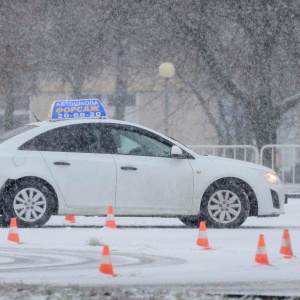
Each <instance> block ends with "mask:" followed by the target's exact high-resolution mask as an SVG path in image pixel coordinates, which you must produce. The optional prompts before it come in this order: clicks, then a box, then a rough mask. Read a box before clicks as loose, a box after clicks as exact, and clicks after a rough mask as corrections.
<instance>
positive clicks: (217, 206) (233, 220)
mask: <svg viewBox="0 0 300 300" xmlns="http://www.w3.org/2000/svg"><path fill="white" fill-rule="evenodd" d="M249 210H250V202H249V199H248V196H247V194H246V193H245V191H244V190H243V189H242V188H241V187H239V186H238V185H236V184H235V183H228V182H223V183H219V184H217V185H215V186H211V187H210V188H209V189H208V190H207V191H206V192H205V193H204V196H203V198H202V203H201V215H202V216H203V218H204V219H205V220H206V225H207V227H213V228H237V227H239V226H241V225H242V224H243V223H244V222H245V220H246V219H247V217H248V216H249Z"/></svg>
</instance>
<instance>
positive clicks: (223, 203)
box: [208, 190, 242, 224]
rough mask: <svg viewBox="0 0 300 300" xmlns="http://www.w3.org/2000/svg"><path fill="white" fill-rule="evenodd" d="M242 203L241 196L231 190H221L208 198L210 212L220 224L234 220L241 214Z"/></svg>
mask: <svg viewBox="0 0 300 300" xmlns="http://www.w3.org/2000/svg"><path fill="white" fill-rule="evenodd" d="M241 210H242V203H241V200H240V199H239V197H238V196H237V195H236V194H235V193H233V192H232V191H229V190H219V191H217V192H215V193H214V194H213V195H212V196H211V197H210V198H209V200H208V213H209V215H210V216H211V217H212V219H213V220H214V221H216V222H217V223H220V224H228V223H232V222H234V221H235V220H236V219H237V218H238V217H239V215H240V213H241Z"/></svg>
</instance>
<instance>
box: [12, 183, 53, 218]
mask: <svg viewBox="0 0 300 300" xmlns="http://www.w3.org/2000/svg"><path fill="white" fill-rule="evenodd" d="M13 207H14V210H15V212H16V215H17V216H18V217H19V218H20V219H21V220H23V221H26V222H34V221H36V220H38V219H40V218H41V217H43V216H44V214H45V212H46V208H47V201H46V198H45V196H44V195H43V193H42V192H40V191H39V190H37V189H35V188H25V189H23V190H21V191H20V192H18V193H17V195H16V196H15V198H14V202H13Z"/></svg>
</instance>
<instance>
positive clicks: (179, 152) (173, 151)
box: [171, 145, 183, 158]
mask: <svg viewBox="0 0 300 300" xmlns="http://www.w3.org/2000/svg"><path fill="white" fill-rule="evenodd" d="M182 155H183V153H182V150H181V148H179V147H178V146H176V145H173V146H172V148H171V156H172V157H175V158H181V157H182Z"/></svg>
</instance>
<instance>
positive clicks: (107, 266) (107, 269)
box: [99, 245, 117, 277]
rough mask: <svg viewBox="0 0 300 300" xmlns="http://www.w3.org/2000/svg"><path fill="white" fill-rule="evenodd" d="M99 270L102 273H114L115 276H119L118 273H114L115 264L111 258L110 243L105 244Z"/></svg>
mask: <svg viewBox="0 0 300 300" xmlns="http://www.w3.org/2000/svg"><path fill="white" fill-rule="evenodd" d="M99 271H100V272H101V273H104V274H108V275H112V276H114V277H116V276H117V275H116V274H114V271H113V266H112V263H111V259H110V251H109V246H108V245H104V246H103V251H102V260H101V264H100V267H99Z"/></svg>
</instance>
